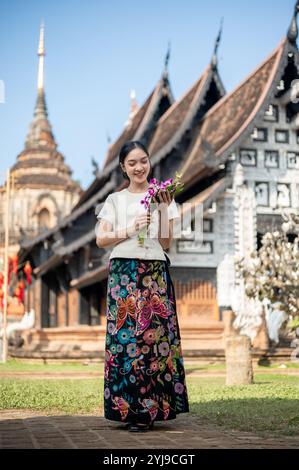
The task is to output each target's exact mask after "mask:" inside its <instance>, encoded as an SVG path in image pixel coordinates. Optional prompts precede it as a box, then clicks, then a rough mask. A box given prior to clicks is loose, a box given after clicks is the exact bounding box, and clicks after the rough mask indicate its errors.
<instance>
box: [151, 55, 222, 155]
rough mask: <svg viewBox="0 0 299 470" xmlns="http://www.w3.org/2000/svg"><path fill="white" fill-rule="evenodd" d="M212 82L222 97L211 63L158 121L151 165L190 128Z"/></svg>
mask: <svg viewBox="0 0 299 470" xmlns="http://www.w3.org/2000/svg"><path fill="white" fill-rule="evenodd" d="M213 80H214V82H215V84H216V87H217V89H218V92H219V96H220V97H222V96H224V95H225V89H224V86H223V83H222V80H221V78H220V75H219V72H218V69H217V66H215V65H214V64H212V63H211V64H209V65H208V66H207V68H206V70H205V71H204V73H203V74H202V75H201V76H200V78H199V79H198V80H197V81H196V82H195V84H193V85H192V87H191V88H190V89H189V90H187V92H186V93H184V95H183V96H182V97H181V99H180V100H178V101H177V102H175V103H174V104H173V105H172V106H171V107H170V108H169V109H168V111H166V113H165V114H163V116H162V117H161V118H160V119H159V121H158V124H157V128H156V131H155V134H154V136H153V139H152V140H151V143H150V146H149V152H150V154H151V155H152V157H151V158H152V163H153V164H156V163H158V162H159V161H160V160H161V159H162V158H163V157H164V156H166V155H167V154H168V153H169V152H170V151H171V150H172V149H173V148H174V147H175V146H176V145H177V144H178V142H179V141H180V139H181V138H182V137H183V135H184V134H185V132H186V131H187V130H188V129H189V128H190V127H191V126H192V122H193V119H194V117H195V115H196V114H197V113H198V111H199V109H200V107H201V106H203V105H204V104H205V98H206V95H207V92H208V91H209V88H210V86H211V83H212V81H213Z"/></svg>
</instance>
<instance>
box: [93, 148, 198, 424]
mask: <svg viewBox="0 0 299 470" xmlns="http://www.w3.org/2000/svg"><path fill="white" fill-rule="evenodd" d="M119 165H120V168H121V170H122V172H123V176H124V177H125V178H127V179H128V180H129V186H128V187H127V188H125V189H123V190H122V191H118V192H114V193H112V194H109V195H108V197H107V198H106V200H105V203H104V206H103V207H102V209H101V211H100V213H99V214H98V216H97V218H98V219H100V224H99V226H98V231H97V246H99V247H110V246H114V248H113V250H112V252H111V254H110V259H109V272H108V286H107V331H106V345H105V375H104V410H105V418H106V419H109V420H112V421H121V422H125V423H127V429H129V431H147V430H149V429H152V427H153V424H154V421H167V420H170V419H175V418H176V416H177V414H178V413H186V412H188V411H189V405H188V396H187V389H186V383H185V370H184V364H183V357H182V350H181V338H180V331H179V325H178V318H177V313H176V301H175V292H174V287H173V283H172V280H171V277H170V273H169V269H168V262H167V261H169V259H168V257H167V256H166V255H165V253H164V251H163V250H165V249H167V248H168V247H169V246H170V243H171V240H172V236H173V232H172V230H173V219H174V218H175V217H178V216H179V214H178V210H177V207H176V204H175V201H174V199H173V198H172V197H171V196H170V194H169V193H168V192H167V191H159V193H158V195H157V199H158V200H157V199H154V206H155V210H154V212H153V214H152V215H151V214H150V212H149V211H146V209H145V207H143V205H142V204H141V200H142V199H143V198H144V197H145V195H146V193H147V189H148V187H149V182H148V177H149V174H150V172H151V164H150V158H149V153H148V151H147V149H146V148H145V147H144V146H143V145H142V143H140V142H139V141H130V142H127V143H126V144H125V145H124V146H123V147H122V149H121V151H120V154H119ZM145 227H147V229H148V235H147V236H146V237H145V239H144V243H143V244H142V243H140V240H139V239H138V233H139V232H140V231H141V230H142V229H143V231H144V230H146V229H145ZM162 235H163V237H162Z"/></svg>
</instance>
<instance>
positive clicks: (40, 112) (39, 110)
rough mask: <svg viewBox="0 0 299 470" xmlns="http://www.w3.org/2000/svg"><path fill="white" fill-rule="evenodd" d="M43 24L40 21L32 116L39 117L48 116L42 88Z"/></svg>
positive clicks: (43, 58)
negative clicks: (35, 94)
mask: <svg viewBox="0 0 299 470" xmlns="http://www.w3.org/2000/svg"><path fill="white" fill-rule="evenodd" d="M44 32H45V25H44V22H43V21H42V23H41V26H40V33H39V44H38V51H37V55H38V75H37V100H36V105H35V110H34V116H35V117H37V118H39V119H46V118H47V116H48V113H47V106H46V99H45V90H44V77H45V75H44V67H45V55H46V53H45V37H44Z"/></svg>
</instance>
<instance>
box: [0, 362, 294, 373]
mask: <svg viewBox="0 0 299 470" xmlns="http://www.w3.org/2000/svg"><path fill="white" fill-rule="evenodd" d="M284 364H285V366H286V368H287V369H299V363H297V362H291V361H289V362H284ZM280 365H281V364H280V363H277V364H272V365H269V366H268V365H267V366H254V368H255V371H256V372H257V373H260V372H262V373H265V372H266V371H267V370H274V369H279V367H280ZM185 368H186V370H189V371H190V370H194V371H195V370H198V371H211V372H213V371H215V372H216V371H225V363H215V364H204V363H196V362H195V361H194V363H193V361H191V362H188V360H185ZM1 371H3V372H40V373H44V372H45V373H47V372H57V373H59V372H88V371H95V372H97V371H99V372H101V373H102V371H103V362H98V363H88V362H87V363H84V361H82V362H69V363H68V362H66V363H60V364H59V363H57V364H47V363H46V364H42V363H40V364H38V363H30V362H22V361H19V360H17V359H9V360H8V361H7V362H6V363H0V373H1Z"/></svg>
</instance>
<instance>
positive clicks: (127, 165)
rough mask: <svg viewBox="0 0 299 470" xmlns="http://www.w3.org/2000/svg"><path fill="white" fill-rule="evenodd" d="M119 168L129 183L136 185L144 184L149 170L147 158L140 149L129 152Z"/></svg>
mask: <svg viewBox="0 0 299 470" xmlns="http://www.w3.org/2000/svg"><path fill="white" fill-rule="evenodd" d="M121 167H122V169H123V171H125V172H126V173H127V175H128V177H129V178H130V182H131V183H136V184H141V183H144V182H145V181H146V179H147V177H148V175H149V173H150V169H151V166H150V160H149V157H148V156H147V155H146V153H145V152H144V151H143V150H142V149H140V148H135V149H133V150H131V152H130V153H128V155H127V156H126V158H125V160H124V163H123V164H121Z"/></svg>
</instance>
